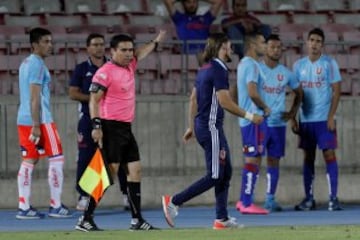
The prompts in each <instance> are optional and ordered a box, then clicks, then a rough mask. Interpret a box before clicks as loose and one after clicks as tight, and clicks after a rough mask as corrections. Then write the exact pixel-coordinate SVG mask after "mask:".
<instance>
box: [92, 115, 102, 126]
mask: <svg viewBox="0 0 360 240" xmlns="http://www.w3.org/2000/svg"><path fill="white" fill-rule="evenodd" d="M91 123H92V128H93V129H100V128H101V119H100V118H98V117H96V118H93V119H91Z"/></svg>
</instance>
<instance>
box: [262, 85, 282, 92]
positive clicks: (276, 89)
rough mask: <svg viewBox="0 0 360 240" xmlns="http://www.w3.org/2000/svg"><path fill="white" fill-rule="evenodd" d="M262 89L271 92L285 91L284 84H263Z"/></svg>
mask: <svg viewBox="0 0 360 240" xmlns="http://www.w3.org/2000/svg"><path fill="white" fill-rule="evenodd" d="M262 89H263V90H264V92H266V93H269V94H280V93H282V92H284V91H285V87H284V86H277V87H270V86H266V85H265V84H264V85H263V87H262Z"/></svg>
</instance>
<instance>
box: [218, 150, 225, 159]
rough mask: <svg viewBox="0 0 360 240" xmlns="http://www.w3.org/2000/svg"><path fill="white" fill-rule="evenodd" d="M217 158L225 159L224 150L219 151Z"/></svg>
mask: <svg viewBox="0 0 360 240" xmlns="http://www.w3.org/2000/svg"><path fill="white" fill-rule="evenodd" d="M219 157H220V159H222V160H223V159H225V157H226V151H225V150H224V149H221V150H220V154H219Z"/></svg>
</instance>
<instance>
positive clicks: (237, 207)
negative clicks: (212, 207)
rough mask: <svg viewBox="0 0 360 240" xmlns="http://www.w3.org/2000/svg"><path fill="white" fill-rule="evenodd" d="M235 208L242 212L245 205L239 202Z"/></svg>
mask: <svg viewBox="0 0 360 240" xmlns="http://www.w3.org/2000/svg"><path fill="white" fill-rule="evenodd" d="M235 207H236V210H237V211H239V212H241V210H242V209H243V208H244V205H243V204H242V201H237V203H236V206H235Z"/></svg>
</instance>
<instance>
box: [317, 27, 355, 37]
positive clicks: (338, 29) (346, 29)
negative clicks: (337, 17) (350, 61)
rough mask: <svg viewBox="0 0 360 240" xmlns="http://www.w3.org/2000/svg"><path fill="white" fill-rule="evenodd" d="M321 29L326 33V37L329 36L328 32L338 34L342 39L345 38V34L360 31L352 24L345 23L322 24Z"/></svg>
mask: <svg viewBox="0 0 360 240" xmlns="http://www.w3.org/2000/svg"><path fill="white" fill-rule="evenodd" d="M320 28H321V29H322V30H324V32H325V36H326V34H327V32H336V33H338V34H339V36H340V38H342V37H343V33H344V32H352V31H355V32H356V31H358V30H357V29H356V27H355V26H354V25H353V24H351V23H348V24H344V23H325V24H321V25H320Z"/></svg>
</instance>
